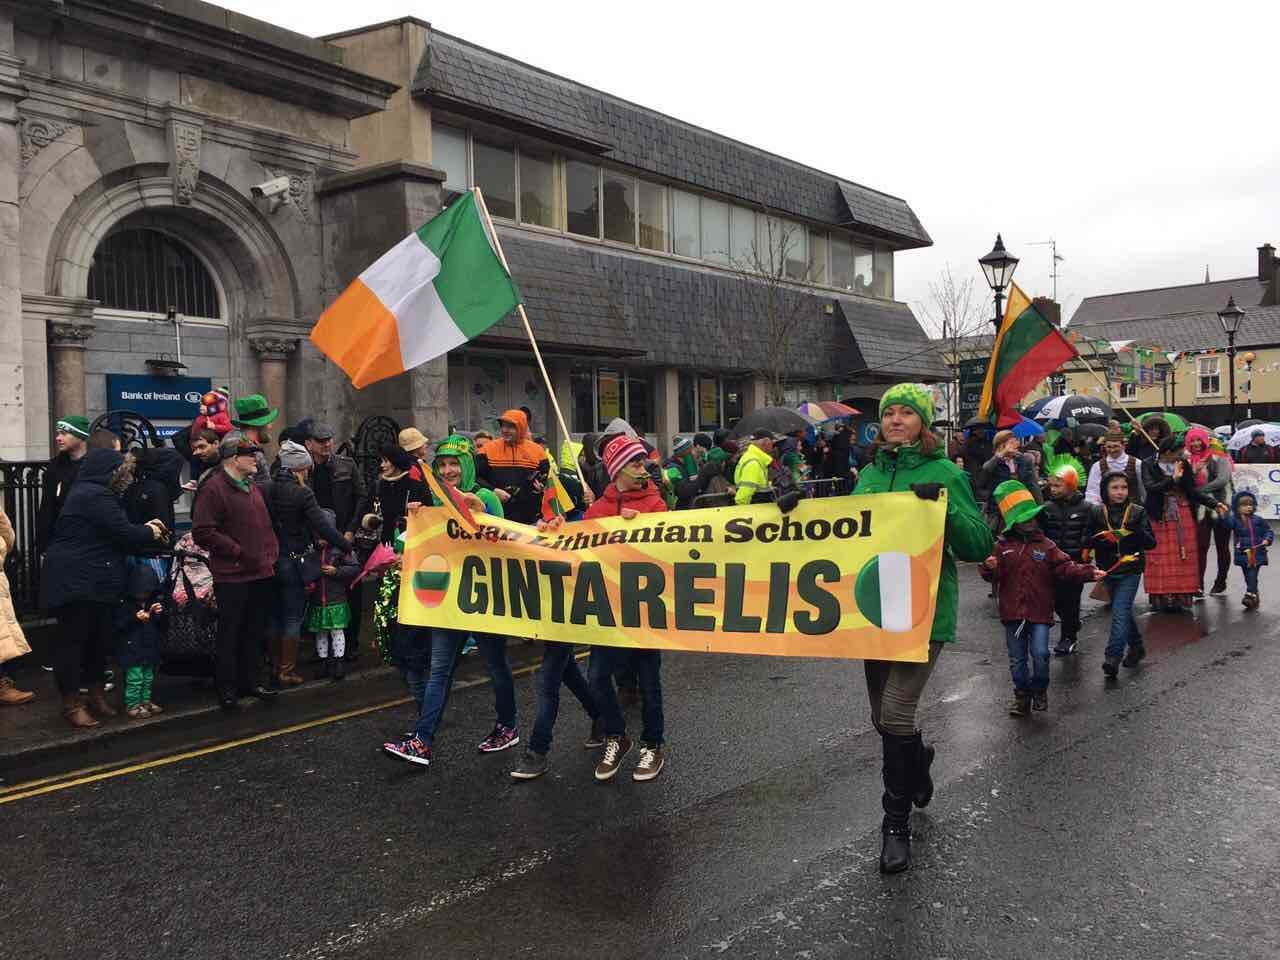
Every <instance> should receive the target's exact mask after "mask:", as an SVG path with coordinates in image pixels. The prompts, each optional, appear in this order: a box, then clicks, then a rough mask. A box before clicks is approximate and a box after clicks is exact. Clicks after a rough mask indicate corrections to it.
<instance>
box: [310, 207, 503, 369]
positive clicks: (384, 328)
mask: <svg viewBox="0 0 1280 960" xmlns="http://www.w3.org/2000/svg"><path fill="white" fill-rule="evenodd" d="M519 302H520V293H519V291H518V290H516V285H515V283H514V282H513V281H512V279H511V275H510V274H508V273H507V271H506V268H504V267H503V265H502V261H501V260H500V259H499V258H498V255H497V253H496V252H495V251H494V248H493V244H492V242H491V241H490V239H489V234H488V231H486V229H485V225H484V222H483V220H482V219H481V217H480V211H479V209H478V208H477V206H476V198H475V194H473V193H467V194H464V195H463V196H462V197H459V198H458V199H457V200H456V201H454V202H453V203H452V204H450V205H449V207H448V209H446V210H445V211H444V212H443V213H441V214H440V215H439V216H438V217H436V218H435V219H434V220H431V221H430V222H429V223H427V224H425V225H424V226H422V227H420V228H419V229H418V230H417V231H415V232H414V233H411V234H409V236H407V237H405V238H404V239H403V240H401V241H400V242H399V243H398V244H396V245H395V246H394V247H392V248H391V249H390V250H388V251H387V252H386V253H384V254H383V255H382V256H381V257H380V258H379V259H378V260H377V261H375V262H374V263H373V264H372V265H371V266H370V267H369V268H368V269H366V270H365V271H364V273H362V274H360V276H358V277H357V278H356V279H355V280H354V281H352V283H351V286H349V287H347V289H346V290H344V291H343V292H342V295H341V296H340V297H338V299H337V300H335V301H334V302H333V304H332V305H331V306H330V307H329V309H328V310H326V311H325V312H324V313H323V314H321V315H320V319H319V320H317V321H316V325H315V327H314V328H313V329H312V331H311V342H312V343H314V344H315V345H316V346H317V347H318V348H319V349H320V351H321V352H322V353H324V354H325V355H326V356H327V357H329V359H330V360H332V361H333V362H334V363H336V364H337V365H338V366H340V367H341V368H342V369H343V370H344V371H346V374H347V376H349V377H350V378H351V382H352V383H353V384H354V385H355V386H356V387H366V386H368V385H369V384H371V383H375V382H376V381H378V380H384V379H386V378H387V377H392V376H395V375H396V374H397V373H403V372H404V371H406V370H412V369H413V368H414V367H416V366H418V365H419V364H423V363H426V362H427V361H428V360H433V359H435V358H436V357H438V356H441V355H442V354H445V353H448V352H449V351H450V350H452V349H453V348H454V347H457V346H461V345H462V344H464V343H466V342H467V341H468V340H471V339H472V338H474V337H478V336H479V335H480V334H482V333H484V332H485V331H486V330H488V329H489V328H490V327H491V326H493V325H494V324H495V323H497V322H498V321H499V320H501V319H502V318H503V317H505V316H506V315H507V314H508V313H510V312H511V311H512V310H514V309H515V307H516V304H518V303H519Z"/></svg>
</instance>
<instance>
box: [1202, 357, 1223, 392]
mask: <svg viewBox="0 0 1280 960" xmlns="http://www.w3.org/2000/svg"><path fill="white" fill-rule="evenodd" d="M1210 361H1212V363H1213V368H1212V372H1210V373H1206V372H1205V367H1206V364H1207V363H1209V362H1210ZM1207 377H1216V378H1217V380H1218V389H1217V390H1214V391H1212V392H1206V391H1205V389H1204V381H1205V379H1206V378H1207ZM1196 396H1197V397H1221V396H1223V392H1222V357H1220V356H1213V357H1196Z"/></svg>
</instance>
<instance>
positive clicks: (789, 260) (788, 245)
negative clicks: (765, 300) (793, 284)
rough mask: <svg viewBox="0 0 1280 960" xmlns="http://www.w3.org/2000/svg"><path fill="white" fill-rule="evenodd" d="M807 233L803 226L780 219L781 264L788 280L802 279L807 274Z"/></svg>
mask: <svg viewBox="0 0 1280 960" xmlns="http://www.w3.org/2000/svg"><path fill="white" fill-rule="evenodd" d="M808 239H809V234H808V232H807V231H806V230H805V228H804V227H802V226H800V224H798V223H793V222H791V221H789V220H783V221H782V246H783V250H782V265H783V269H784V270H785V271H786V275H787V279H789V280H804V279H805V278H806V277H807V276H808V274H809V251H808V249H807V247H808V244H807V243H806V242H805V241H807V240H808Z"/></svg>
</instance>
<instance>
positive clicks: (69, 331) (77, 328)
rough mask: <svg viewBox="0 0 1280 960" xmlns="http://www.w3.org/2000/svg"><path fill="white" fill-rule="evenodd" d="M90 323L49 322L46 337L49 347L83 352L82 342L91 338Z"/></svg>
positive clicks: (92, 327) (91, 327) (91, 329)
mask: <svg viewBox="0 0 1280 960" xmlns="http://www.w3.org/2000/svg"><path fill="white" fill-rule="evenodd" d="M93 330H94V326H93V324H92V323H74V322H71V321H67V320H50V321H49V324H48V326H47V328H46V331H47V332H46V337H47V339H48V342H49V346H51V347H65V348H67V349H71V350H83V349H84V342H85V341H86V340H88V339H89V338H90V337H92V336H93Z"/></svg>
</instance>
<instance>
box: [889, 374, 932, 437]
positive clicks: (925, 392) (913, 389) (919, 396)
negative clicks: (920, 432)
mask: <svg viewBox="0 0 1280 960" xmlns="http://www.w3.org/2000/svg"><path fill="white" fill-rule="evenodd" d="M895 403H897V404H901V405H902V406H904V407H910V408H911V409H912V410H914V411H915V412H916V413H918V414H919V415H920V419H921V420H923V421H924V427H925V429H926V430H928V429H929V427H930V426H931V425H932V424H933V394H931V393H930V392H929V388H928V387H926V386H924V385H923V384H919V383H898V384H894V385H893V386H892V387H890V388H889V389H888V390H886V391H885V392H884V396H882V397H881V398H880V416H882V417H883V416H884V411H885V408H887V407H891V406H893V405H894V404H895Z"/></svg>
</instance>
